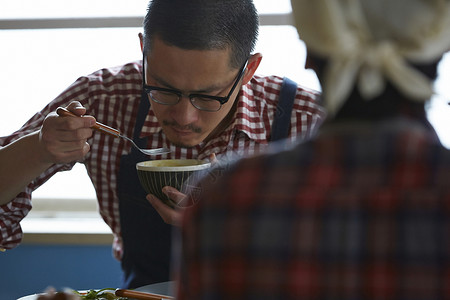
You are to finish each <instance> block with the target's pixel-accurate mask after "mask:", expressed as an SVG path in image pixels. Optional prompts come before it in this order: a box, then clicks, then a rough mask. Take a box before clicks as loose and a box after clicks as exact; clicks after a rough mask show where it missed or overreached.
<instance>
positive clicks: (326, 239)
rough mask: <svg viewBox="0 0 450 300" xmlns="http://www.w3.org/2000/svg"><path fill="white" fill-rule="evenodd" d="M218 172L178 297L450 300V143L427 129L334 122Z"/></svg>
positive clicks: (191, 233) (197, 211)
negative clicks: (299, 141)
mask: <svg viewBox="0 0 450 300" xmlns="http://www.w3.org/2000/svg"><path fill="white" fill-rule="evenodd" d="M221 171H223V170H221ZM212 177H214V176H212ZM212 177H210V178H207V180H206V182H204V185H203V187H202V188H203V193H202V194H201V198H200V201H199V203H198V204H197V206H196V207H194V208H193V209H192V210H188V212H187V214H186V215H185V219H184V224H183V227H182V228H183V229H182V231H183V232H182V242H183V244H182V251H181V252H182V254H181V272H180V273H179V276H180V278H179V279H180V290H179V298H178V299H180V300H184V299H189V300H193V299H246V300H248V299H259V300H261V299H284V300H286V299H423V300H424V299H450V184H449V180H450V152H449V151H448V150H447V149H445V148H443V147H442V146H441V145H440V144H439V142H438V141H437V139H436V136H435V135H434V133H432V132H430V131H429V129H425V128H424V127H422V126H421V125H418V124H415V123H412V122H410V121H397V122H387V123H377V124H375V125H373V126H370V125H369V126H365V125H364V124H358V123H356V124H348V126H347V127H345V126H343V127H340V126H339V125H336V124H333V125H330V126H329V127H327V129H326V130H324V131H323V132H322V133H321V134H320V136H319V137H318V138H317V139H315V140H313V141H311V142H307V143H305V144H303V145H300V146H297V147H296V148H295V149H294V150H293V151H289V152H284V153H281V154H274V155H269V156H262V157H258V158H253V159H248V160H244V161H241V162H240V163H238V164H235V165H232V166H230V167H229V169H225V171H224V174H223V175H222V177H221V179H220V180H218V181H215V179H214V180H213V178H212ZM211 181H213V182H212V183H211Z"/></svg>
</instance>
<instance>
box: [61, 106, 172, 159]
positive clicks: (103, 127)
mask: <svg viewBox="0 0 450 300" xmlns="http://www.w3.org/2000/svg"><path fill="white" fill-rule="evenodd" d="M56 113H57V114H58V115H59V116H61V117H76V118H80V117H79V116H77V115H76V114H74V113H72V112H70V111H68V110H67V109H65V108H63V107H58V108H57V109H56ZM92 128H93V129H95V130H97V131H100V132H103V133H106V134H109V135H111V136H113V137H116V138H124V139H126V140H128V141H130V142H131V143H132V144H133V146H134V147H136V149H138V150H139V151H141V152H142V153H144V154H145V155H161V154H166V153H170V150H169V149H167V148H157V149H141V148H139V147H138V146H137V145H136V144H135V143H134V141H133V140H132V139H130V138H128V137H126V136H124V135H122V134H121V133H120V131H119V130H117V129H115V128H112V127H109V126H106V125H104V124H102V123H99V122H96V123H95V124H94V126H92Z"/></svg>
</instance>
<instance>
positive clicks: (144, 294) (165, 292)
mask: <svg viewBox="0 0 450 300" xmlns="http://www.w3.org/2000/svg"><path fill="white" fill-rule="evenodd" d="M172 285H173V283H172V282H164V283H159V284H154V285H148V286H143V287H141V288H138V289H135V290H128V289H116V288H104V289H92V290H86V291H76V290H71V289H64V290H63V291H56V290H55V289H53V288H50V289H48V290H47V291H45V292H44V293H40V294H33V295H29V296H25V297H22V298H19V299H18V300H84V299H86V300H127V299H139V300H172V299H174V297H172V296H170V295H172V294H173V292H172V291H173V286H172Z"/></svg>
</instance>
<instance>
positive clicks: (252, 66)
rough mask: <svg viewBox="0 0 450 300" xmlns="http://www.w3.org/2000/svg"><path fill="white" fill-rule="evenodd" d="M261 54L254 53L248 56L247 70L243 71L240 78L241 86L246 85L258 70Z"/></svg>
mask: <svg viewBox="0 0 450 300" xmlns="http://www.w3.org/2000/svg"><path fill="white" fill-rule="evenodd" d="M261 59H262V54H261V53H255V54H252V55H251V56H250V58H249V59H248V63H247V69H246V70H245V73H244V76H243V77H242V84H246V83H247V82H249V81H250V79H252V77H253V75H254V74H255V72H256V69H258V67H259V64H260V63H261Z"/></svg>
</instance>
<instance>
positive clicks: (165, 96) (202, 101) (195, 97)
mask: <svg viewBox="0 0 450 300" xmlns="http://www.w3.org/2000/svg"><path fill="white" fill-rule="evenodd" d="M247 62H248V60H246V61H245V63H244V64H243V65H242V67H241V69H240V70H239V74H238V75H237V77H236V80H235V81H234V83H233V87H232V88H231V90H230V92H229V93H228V95H227V96H226V97H219V96H210V95H203V94H189V95H186V97H188V98H189V100H190V101H191V103H192V105H193V106H194V107H195V108H197V109H199V110H203V111H210V112H215V111H219V110H220V109H221V108H222V105H223V104H225V103H227V102H228V101H229V100H230V97H231V95H232V94H233V92H234V90H235V89H236V86H237V85H238V83H239V81H240V80H241V78H242V75H243V74H244V71H245V68H246V67H247ZM145 73H146V71H145V55H144V57H143V59H142V81H143V85H144V90H145V92H146V93H147V95H148V97H149V98H150V99H151V100H152V101H154V102H156V103H159V104H163V105H175V104H177V103H178V102H180V100H181V97H182V96H184V94H183V93H182V92H181V91H178V90H173V89H166V88H161V87H157V86H151V85H147V81H146V80H145Z"/></svg>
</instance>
